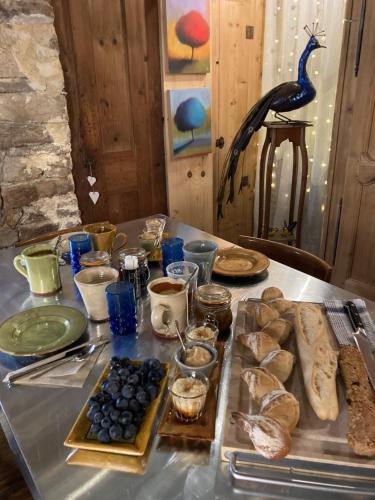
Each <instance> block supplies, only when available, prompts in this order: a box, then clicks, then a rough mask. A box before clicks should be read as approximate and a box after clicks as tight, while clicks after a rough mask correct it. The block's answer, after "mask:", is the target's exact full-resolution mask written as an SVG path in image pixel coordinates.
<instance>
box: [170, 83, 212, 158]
mask: <svg viewBox="0 0 375 500" xmlns="http://www.w3.org/2000/svg"><path fill="white" fill-rule="evenodd" d="M169 104H170V113H171V115H170V116H171V120H170V121H171V123H170V128H171V131H170V132H171V134H170V137H171V145H172V156H173V158H186V157H187V156H195V155H203V154H207V153H209V152H211V98H210V92H209V90H208V89H206V88H195V89H188V90H187V89H186V90H185V89H182V90H181V89H178V90H170V91H169Z"/></svg>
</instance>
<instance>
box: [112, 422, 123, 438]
mask: <svg viewBox="0 0 375 500" xmlns="http://www.w3.org/2000/svg"><path fill="white" fill-rule="evenodd" d="M109 435H110V437H111V439H113V441H121V439H122V427H121V425H119V424H113V425H111V427H110V428H109Z"/></svg>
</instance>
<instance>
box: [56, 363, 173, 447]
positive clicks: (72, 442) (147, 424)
mask: <svg viewBox="0 0 375 500" xmlns="http://www.w3.org/2000/svg"><path fill="white" fill-rule="evenodd" d="M131 362H132V363H133V364H136V365H140V364H142V361H139V360H136V361H131ZM162 367H163V368H164V369H165V371H166V374H165V377H164V378H163V380H162V381H161V382H160V386H159V387H160V390H159V394H158V396H157V398H156V399H154V401H152V403H151V404H150V406H149V407H148V409H147V412H146V415H145V418H144V420H143V423H142V425H141V427H140V429H139V431H138V434H137V436H136V438H135V441H134V443H130V442H129V443H127V442H125V441H124V442H112V443H108V444H106V443H100V442H99V441H97V440H96V439H89V438H88V437H87V435H88V432H89V429H90V427H91V423H90V421H89V420H88V418H87V417H86V414H87V412H88V410H89V405H88V403H87V402H86V404H85V405H84V406H83V408H82V410H81V412H80V414H79V415H78V417H77V420H76V421H75V423H74V425H73V427H72V429H71V431H70V432H69V434H68V437H67V438H66V439H65V441H64V445H65V446H68V447H70V448H80V449H83V450H91V451H98V452H109V453H117V454H121V455H133V456H141V455H143V454H144V453H145V451H146V448H147V444H148V442H149V439H150V437H151V433H152V427H153V424H154V420H155V418H156V415H157V412H158V408H159V405H160V402H161V400H162V397H163V393H164V390H165V387H166V385H167V380H168V373H169V368H170V365H169V364H168V363H162ZM110 369H111V367H110V363H108V364H107V365H106V367H105V368H104V370H103V371H102V373H101V375H100V377H99V379H98V381H97V383H96V384H95V387H94V389H93V390H92V391H91V394H90V396H89V398H90V397H91V396H93V395H94V394H96V393H97V392H98V391H99V390H100V386H101V383H102V382H103V380H104V379H105V378H106V377H107V375H108V373H109V371H110ZM89 398H88V399H89Z"/></svg>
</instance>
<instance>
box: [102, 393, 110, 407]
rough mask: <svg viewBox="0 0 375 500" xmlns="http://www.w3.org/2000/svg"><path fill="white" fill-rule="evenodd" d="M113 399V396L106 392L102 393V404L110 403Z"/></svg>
mask: <svg viewBox="0 0 375 500" xmlns="http://www.w3.org/2000/svg"><path fill="white" fill-rule="evenodd" d="M110 401H111V396H110V395H109V394H107V393H106V392H103V393H102V404H104V403H109V402H110Z"/></svg>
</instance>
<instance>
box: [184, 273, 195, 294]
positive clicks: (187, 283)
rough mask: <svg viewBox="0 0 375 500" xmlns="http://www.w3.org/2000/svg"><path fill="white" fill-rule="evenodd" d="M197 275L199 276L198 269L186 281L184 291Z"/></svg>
mask: <svg viewBox="0 0 375 500" xmlns="http://www.w3.org/2000/svg"><path fill="white" fill-rule="evenodd" d="M196 274H197V269H194V271H193V272H192V273H191V275H190V276H189V278H188V279H187V280H186V281H185V286H184V290H185V289H186V288H187V287H188V286H189V283H190V281H191V280H192V279H193V278H194V276H195V275H196Z"/></svg>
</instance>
